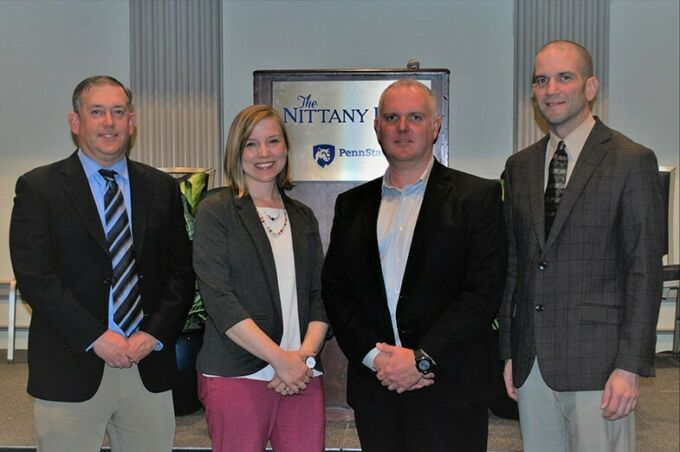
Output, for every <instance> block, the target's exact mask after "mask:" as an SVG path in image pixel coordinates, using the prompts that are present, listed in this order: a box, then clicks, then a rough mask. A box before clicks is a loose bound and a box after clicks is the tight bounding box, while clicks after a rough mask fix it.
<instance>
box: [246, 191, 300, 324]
mask: <svg viewBox="0 0 680 452" xmlns="http://www.w3.org/2000/svg"><path fill="white" fill-rule="evenodd" d="M234 205H235V206H236V208H237V211H238V215H239V219H240V220H241V223H242V224H243V226H244V227H245V229H246V231H248V234H249V235H250V237H251V239H252V241H253V245H254V246H255V249H256V250H257V253H258V254H259V256H260V262H261V264H262V268H263V270H264V274H265V278H266V279H267V285H268V286H269V292H270V294H271V297H272V300H274V309H276V312H277V313H278V315H279V318H281V316H282V313H281V298H280V295H279V283H278V279H277V277H276V264H275V263H274V254H273V253H272V248H271V245H270V244H269V238H268V237H267V232H266V231H265V230H264V228H263V227H262V224H261V223H260V218H259V216H258V214H257V210H256V209H255V204H254V203H253V201H252V198H251V197H250V195H248V196H245V197H243V198H238V197H236V196H234ZM289 221H290V218H289Z"/></svg>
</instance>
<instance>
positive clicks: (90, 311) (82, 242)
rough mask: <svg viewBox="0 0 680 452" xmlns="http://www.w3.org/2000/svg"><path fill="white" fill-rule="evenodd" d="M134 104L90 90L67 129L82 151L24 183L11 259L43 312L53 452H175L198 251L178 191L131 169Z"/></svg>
mask: <svg viewBox="0 0 680 452" xmlns="http://www.w3.org/2000/svg"><path fill="white" fill-rule="evenodd" d="M131 101H132V99H131V94H130V92H129V91H128V90H127V89H126V88H125V87H124V86H123V85H122V84H121V83H120V82H119V81H117V80H116V79H114V78H112V77H108V76H97V77H91V78H88V79H85V80H83V81H82V82H81V83H80V84H79V85H78V86H77V87H76V89H75V91H74V93H73V112H72V113H70V115H69V125H70V129H71V132H72V133H73V134H74V136H76V137H77V142H78V145H79V149H78V150H77V151H76V152H75V153H73V154H72V155H71V156H70V157H68V158H66V159H65V160H61V161H59V162H56V163H53V164H51V165H47V166H43V167H40V168H37V169H34V170H33V171H30V172H28V173H26V174H24V175H23V176H21V177H20V178H19V180H18V182H17V186H16V198H15V200H14V209H13V211H12V220H11V226H10V252H11V257H12V265H13V267H14V271H15V274H16V278H17V281H18V285H19V288H20V290H21V292H22V295H23V296H24V298H25V299H26V300H27V301H28V303H29V304H30V305H31V308H32V317H31V325H30V330H29V350H28V364H29V379H28V392H29V393H30V394H31V395H32V396H33V397H35V404H34V417H35V426H36V434H37V437H38V446H39V449H40V450H42V451H71V452H72V451H95V450H96V451H98V450H99V449H100V447H101V443H102V440H103V437H104V431H105V430H107V431H108V433H109V437H110V440H111V446H112V449H113V450H120V451H126V452H129V451H140V452H141V451H143V452H149V451H165V452H167V451H168V450H170V449H171V448H172V444H173V440H174V427H175V422H174V414H173V408H172V396H171V391H170V389H171V388H172V385H173V381H174V378H175V374H176V365H175V350H174V342H175V340H176V337H177V335H178V334H179V332H180V331H181V328H182V325H183V323H184V319H185V317H186V314H187V311H188V309H189V306H190V304H191V301H192V299H193V296H192V294H193V288H194V277H193V271H192V269H191V250H190V243H189V241H188V237H187V233H186V230H185V226H184V220H183V214H182V205H181V201H180V194H179V189H178V186H177V184H176V182H175V181H174V180H173V179H172V178H171V177H170V176H168V175H166V174H163V173H162V172H160V171H158V170H155V169H153V168H151V167H149V166H146V165H143V164H141V163H137V162H133V161H131V160H128V159H127V158H126V153H127V151H128V150H129V144H130V135H131V133H132V132H133V130H134V127H135V124H136V119H135V114H134V112H133V111H132V104H131ZM100 169H103V170H114V171H115V172H116V173H115V174H114V173H110V174H109V173H100V172H99V170H100ZM104 174H109V176H110V178H111V179H112V181H109V180H107V179H106V178H105V177H104ZM114 181H115V182H114ZM109 190H113V191H111V192H110V193H111V194H113V193H115V194H116V198H109V201H108V202H107V201H106V200H105V199H104V198H105V196H106V195H107V194H108V193H109ZM118 196H122V202H118V201H117V199H118V198H117V197H118ZM113 206H116V207H113ZM109 207H111V209H110V210H109V209H108V208H109ZM114 210H115V211H114ZM125 215H127V218H125ZM107 220H108V221H109V223H110V224H111V223H113V222H116V224H117V225H119V226H120V229H119V230H116V233H115V234H114V233H113V232H112V231H110V230H109V229H108V228H107V225H106V223H107ZM105 231H109V232H105ZM118 233H120V235H118ZM130 237H131V238H132V239H131V240H130ZM112 238H116V240H118V241H117V242H115V245H114V244H112V243H111V240H112ZM110 246H117V247H118V248H115V249H114V248H110ZM110 249H111V251H110ZM121 250H128V251H129V253H125V252H121ZM112 259H113V261H112ZM116 263H123V264H122V265H118V266H117V267H116V268H115V269H114V266H115V264H116ZM122 267H125V268H122ZM119 269H120V270H119ZM124 299H125V301H123V300H124ZM121 309H122V311H121ZM123 314H124V315H126V318H128V319H129V320H126V318H125V317H122V318H121V317H119V315H123Z"/></svg>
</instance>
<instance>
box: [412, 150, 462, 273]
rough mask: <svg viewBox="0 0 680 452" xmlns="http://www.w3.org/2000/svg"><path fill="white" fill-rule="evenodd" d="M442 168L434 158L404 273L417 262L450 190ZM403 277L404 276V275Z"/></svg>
mask: <svg viewBox="0 0 680 452" xmlns="http://www.w3.org/2000/svg"><path fill="white" fill-rule="evenodd" d="M442 168H443V166H442V164H441V163H439V162H438V161H436V160H435V162H434V165H433V166H432V171H431V172H430V177H429V179H428V181H427V187H426V188H425V195H424V196H423V203H422V204H421V205H420V212H418V219H417V220H416V226H415V229H414V230H413V238H412V239H411V247H410V248H409V252H408V260H407V261H406V268H405V270H404V275H408V274H409V273H410V269H411V267H412V266H413V265H415V262H418V259H417V257H418V254H419V253H420V250H421V248H422V246H423V243H424V241H425V238H426V237H427V236H428V234H429V231H430V228H431V227H432V223H433V222H434V220H435V218H436V217H437V215H436V212H437V211H438V210H439V206H441V204H442V202H443V201H444V199H445V198H446V197H447V196H448V194H449V191H450V190H451V184H446V183H444V182H445V176H444V174H443V172H442ZM404 279H406V278H405V277H404ZM402 285H403V283H402Z"/></svg>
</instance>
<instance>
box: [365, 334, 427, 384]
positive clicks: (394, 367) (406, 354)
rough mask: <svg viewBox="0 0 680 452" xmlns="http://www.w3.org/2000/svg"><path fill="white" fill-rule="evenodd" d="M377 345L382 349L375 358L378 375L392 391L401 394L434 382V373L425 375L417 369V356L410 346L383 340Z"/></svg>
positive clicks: (374, 362)
mask: <svg viewBox="0 0 680 452" xmlns="http://www.w3.org/2000/svg"><path fill="white" fill-rule="evenodd" d="M375 346H376V348H377V349H378V350H379V351H380V353H378V354H377V355H376V357H375V359H374V360H373V367H375V370H376V377H377V378H378V380H380V382H381V383H382V385H383V386H386V387H387V389H389V390H390V391H397V393H399V394H401V393H403V392H405V391H415V390H416V389H421V388H424V387H426V386H430V385H433V384H434V374H433V373H429V374H425V375H423V374H421V373H420V372H419V371H418V369H416V358H415V355H414V353H413V350H411V349H410V348H404V347H399V346H396V345H389V344H385V343H383V342H380V343H377V344H375Z"/></svg>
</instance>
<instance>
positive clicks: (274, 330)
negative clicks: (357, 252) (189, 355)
mask: <svg viewBox="0 0 680 452" xmlns="http://www.w3.org/2000/svg"><path fill="white" fill-rule="evenodd" d="M281 196H282V199H283V204H284V206H285V208H286V212H287V213H288V222H289V225H290V228H291V231H292V236H293V250H294V253H295V277H296V283H297V294H298V311H299V314H300V337H301V339H304V337H305V334H306V332H307V325H308V324H309V322H311V321H315V320H318V321H322V322H328V320H327V319H326V312H325V310H324V307H323V302H322V301H321V265H322V262H323V251H322V248H321V238H320V236H319V225H318V222H317V220H316V218H315V217H314V213H313V212H312V210H311V209H310V208H309V207H307V206H305V205H304V204H302V203H300V202H298V201H296V200H294V199H290V198H288V197H287V196H285V194H283V193H282V195H281ZM194 269H195V271H196V275H197V280H198V287H199V290H200V291H201V295H202V296H203V301H204V303H205V308H206V310H207V312H208V322H207V324H206V328H205V334H204V336H203V347H202V348H201V351H200V352H199V355H198V361H197V364H196V368H197V369H198V371H199V372H203V373H206V374H210V375H221V376H227V377H231V376H242V375H248V374H251V373H253V372H256V371H258V370H260V369H262V368H263V367H265V366H266V365H267V363H266V362H264V361H262V360H260V359H259V358H257V357H255V356H254V355H252V354H251V353H249V352H247V351H246V350H244V349H243V348H241V347H240V346H238V345H236V343H234V342H233V341H231V340H230V339H229V338H228V337H227V336H226V335H225V334H224V333H225V331H227V330H228V329H229V328H231V327H232V326H234V325H235V324H237V323H238V322H240V321H242V320H244V319H247V318H251V319H253V320H254V321H255V323H257V325H258V326H259V327H260V328H261V329H262V330H263V331H264V332H265V333H266V334H267V335H268V336H269V337H270V338H271V339H272V340H273V341H274V342H276V343H279V342H280V341H281V335H282V334H283V320H282V316H281V300H280V298H279V286H278V280H277V276H276V265H275V264H274V255H273V254H272V250H271V246H270V244H269V239H268V238H267V232H266V231H265V230H264V228H263V227H262V224H261V223H260V219H259V217H258V215H257V211H256V210H255V204H253V201H252V198H251V197H250V196H245V197H243V198H237V197H236V196H234V192H233V191H232V190H231V189H230V188H219V189H216V190H213V191H212V192H210V193H209V194H208V196H207V197H206V198H205V199H203V201H201V204H200V205H199V208H198V212H197V214H196V230H195V235H194ZM317 362H319V360H317Z"/></svg>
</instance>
